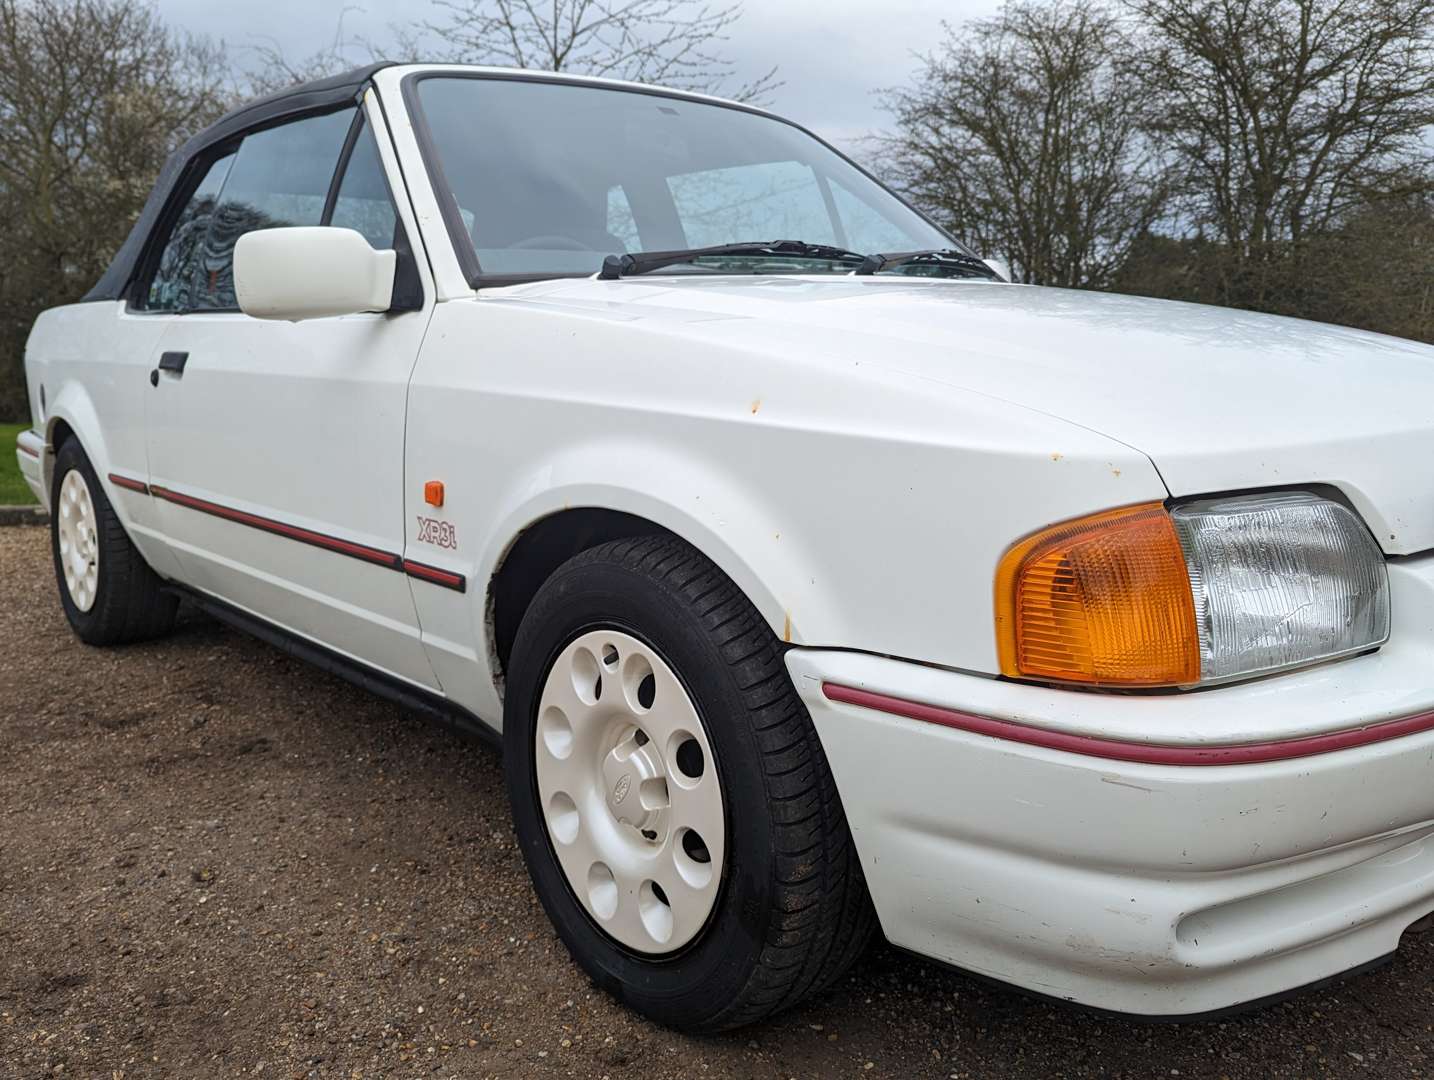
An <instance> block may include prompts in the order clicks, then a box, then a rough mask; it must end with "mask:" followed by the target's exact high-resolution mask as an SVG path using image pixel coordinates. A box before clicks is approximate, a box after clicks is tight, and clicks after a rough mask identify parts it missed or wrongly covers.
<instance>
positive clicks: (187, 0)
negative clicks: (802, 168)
mask: <svg viewBox="0 0 1434 1080" xmlns="http://www.w3.org/2000/svg"><path fill="white" fill-rule="evenodd" d="M156 7H157V8H158V10H159V12H160V14H161V15H162V16H163V17H164V18H165V19H166V21H168V22H169V23H170V24H171V25H173V26H176V27H181V28H183V29H186V30H189V31H192V32H194V33H199V34H205V35H208V36H209V37H212V38H214V39H215V40H218V41H222V42H224V43H225V45H226V46H227V47H228V49H229V50H230V53H231V55H232V56H234V57H235V58H236V59H237V60H238V61H239V62H241V63H242V62H244V60H245V54H246V52H250V55H252V51H251V50H252V47H253V46H254V45H257V44H260V43H263V42H265V41H266V40H270V41H273V42H275V43H277V44H278V45H279V47H281V48H282V49H283V50H284V52H285V54H286V55H287V56H288V57H290V58H291V59H295V60H297V59H299V58H302V57H304V56H308V55H310V54H311V53H313V52H315V51H316V50H317V49H319V48H321V47H323V46H325V45H327V44H328V43H329V42H330V41H332V40H333V38H334V35H335V28H336V27H337V26H338V24H339V18H340V15H342V16H343V25H344V31H345V36H346V37H354V36H357V37H363V38H367V39H370V40H375V41H382V40H384V39H385V38H386V37H388V36H389V35H388V33H387V28H388V26H389V25H390V24H394V23H401V22H403V21H404V20H413V21H423V20H424V19H425V18H431V17H432V16H431V15H430V14H429V13H430V11H431V10H432V9H431V7H430V4H429V2H427V0H410V2H408V3H404V2H403V0H358V2H352V0H348V2H346V0H242V2H241V3H238V4H216V3H214V2H213V0H157V3H156ZM997 7H998V2H997V0H746V3H745V13H744V14H743V16H742V19H741V21H740V22H738V24H737V25H736V26H735V27H734V28H733V30H732V35H731V39H730V40H729V41H728V42H727V44H726V46H725V52H726V54H727V55H728V56H730V57H731V59H732V61H733V62H734V63H735V64H736V66H737V68H738V74H739V78H754V77H756V76H757V75H760V74H761V73H762V72H764V71H766V70H767V69H768V68H770V67H772V66H773V65H776V66H777V68H778V77H779V78H781V79H782V80H784V85H783V86H782V87H780V88H779V89H778V90H776V91H775V92H774V93H773V94H772V95H771V97H770V99H769V101H768V102H767V104H768V106H769V107H770V108H771V109H773V110H774V111H775V112H778V113H781V114H782V115H784V116H787V117H789V118H791V119H793V120H796V121H797V122H798V123H801V124H804V125H805V126H807V127H809V128H811V129H813V130H814V131H816V132H817V133H818V134H820V135H822V136H823V137H825V138H827V139H829V140H831V141H833V142H835V143H837V144H838V145H842V146H844V147H853V146H855V145H856V144H857V143H858V142H859V141H860V139H861V138H862V137H863V136H865V135H868V134H870V133H872V132H876V131H880V130H882V129H883V128H885V127H886V126H888V119H887V116H886V114H885V113H884V112H883V111H882V109H881V107H880V102H879V100H878V95H879V91H880V90H881V89H883V88H885V87H890V86H895V85H899V84H901V83H903V82H906V81H907V80H908V79H909V78H910V76H911V73H912V72H913V71H914V69H915V66H916V62H915V60H914V59H913V54H914V53H921V52H925V51H927V50H928V49H930V48H931V47H932V46H933V45H935V44H936V43H937V42H938V41H939V40H940V39H941V22H942V20H943V19H944V20H947V21H949V22H952V23H954V24H958V25H959V24H960V23H961V22H964V21H965V20H967V19H970V18H978V17H982V16H985V15H989V14H991V13H992V12H994V11H995V10H996V8H997ZM364 59H366V57H362V56H356V60H357V62H362V61H363V60H364Z"/></svg>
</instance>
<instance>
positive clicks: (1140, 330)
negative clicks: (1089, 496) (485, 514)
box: [488, 275, 1434, 554]
mask: <svg viewBox="0 0 1434 1080" xmlns="http://www.w3.org/2000/svg"><path fill="white" fill-rule="evenodd" d="M502 292H503V293H504V294H505V296H506V297H507V298H510V299H512V300H518V301H522V302H525V303H540V304H545V305H547V304H552V305H556V306H559V307H563V308H566V309H569V310H573V309H580V310H583V311H585V312H587V313H588V314H591V315H599V316H601V317H606V318H613V319H619V320H623V321H634V322H647V323H649V324H653V323H657V324H665V325H666V326H667V327H668V328H675V327H677V326H682V327H685V331H684V333H685V334H686V335H687V336H700V337H704V338H708V339H713V338H716V339H720V340H723V341H724V342H725V343H727V344H732V343H734V342H740V343H747V344H750V345H751V346H752V347H762V343H763V342H764V341H770V340H771V339H772V338H773V337H778V338H780V339H781V340H782V341H784V342H789V341H791V340H793V334H794V333H795V334H796V335H797V336H798V337H799V339H800V340H801V341H802V342H803V344H804V347H809V348H810V349H812V350H815V351H816V352H817V353H819V354H820V355H823V356H827V357H830V358H831V360H832V366H833V371H834V372H836V371H839V370H841V368H842V366H843V361H847V360H860V362H861V363H863V364H866V365H873V366H877V367H885V368H887V369H890V370H892V371H893V372H901V373H903V374H905V375H908V376H913V375H914V376H916V377H919V378H922V379H926V380H929V381H932V382H934V383H940V384H945V385H948V386H952V387H956V388H960V389H962V390H967V391H973V392H977V393H981V394H986V395H990V396H992V397H997V398H1001V399H1004V400H1007V401H1010V402H1013V403H1015V404H1018V405H1022V406H1024V407H1026V408H1030V409H1035V410H1038V411H1040V412H1043V413H1047V414H1049V415H1052V416H1055V417H1059V418H1061V419H1063V420H1065V421H1068V422H1071V423H1075V424H1079V425H1081V426H1083V427H1086V428H1089V429H1092V430H1094V431H1097V432H1100V433H1101V434H1103V435H1106V436H1108V437H1110V438H1113V439H1116V440H1119V441H1120V442H1122V443H1125V444H1126V445H1128V446H1130V447H1132V448H1134V449H1136V450H1138V451H1140V452H1141V453H1143V454H1145V455H1146V456H1147V457H1149V458H1150V460H1151V461H1152V462H1153V463H1154V465H1155V467H1156V469H1157V470H1158V471H1159V473H1160V476H1161V478H1162V479H1163V480H1164V482H1165V484H1166V486H1167V487H1168V488H1169V490H1170V493H1171V494H1172V495H1173V496H1176V497H1183V496H1190V495H1199V494H1207V493H1214V492H1225V491H1233V490H1240V489H1247V488H1259V487H1287V486H1301V485H1304V486H1308V485H1311V484H1327V485H1333V486H1335V487H1337V488H1339V489H1340V490H1341V491H1342V492H1344V494H1345V495H1346V497H1347V498H1348V499H1349V500H1350V502H1351V503H1352V504H1353V505H1354V506H1355V508H1356V509H1357V510H1358V511H1359V512H1360V513H1361V514H1362V515H1363V516H1364V519H1365V521H1366V522H1367V523H1368V524H1369V526H1370V528H1371V530H1372V531H1373V532H1374V534H1375V536H1376V537H1377V539H1378V540H1379V542H1380V544H1381V545H1382V547H1383V548H1384V550H1385V551H1386V552H1387V553H1389V554H1408V553H1413V552H1417V551H1422V550H1425V549H1428V548H1434V485H1431V484H1430V483H1429V481H1428V474H1427V471H1426V470H1427V467H1428V463H1429V462H1430V461H1431V460H1434V347H1431V346H1428V345H1421V344H1418V343H1415V342H1410V341H1405V340H1402V339H1399V338H1392V337H1386V336H1383V335H1379V334H1371V333H1366V332H1362V331H1357V330H1349V329H1345V328H1342V327H1335V326H1328V325H1325V324H1322V323H1314V322H1306V321H1303V320H1299V319H1288V318H1281V317H1277V316H1270V315H1259V314H1254V313H1250V312H1240V311H1232V310H1228V309H1224V308H1215V307H1206V306H1202V305H1198V304H1183V303H1175V302H1171V301H1161V300H1150V299H1144V298H1139V297H1129V296H1117V295H1114V294H1110V293H1096V292H1084V291H1076V290H1068V289H1054V288H1034V287H1028V286H1018V285H1006V284H1001V283H986V282H974V281H943V280H931V279H902V278H875V279H866V280H862V279H856V278H852V277H837V278H815V277H786V276H783V277H740V278H738V277H728V276H710V277H708V276H700V277H699V276H696V275H693V276H690V277H676V276H666V277H662V278H636V279H629V280H625V281H616V282H611V281H596V280H592V279H582V280H567V281H555V282H543V283H540V284H537V285H530V286H522V287H520V288H518V289H507V290H502ZM488 295H490V296H491V295H494V294H488ZM777 331H781V332H780V333H776V332H777Z"/></svg>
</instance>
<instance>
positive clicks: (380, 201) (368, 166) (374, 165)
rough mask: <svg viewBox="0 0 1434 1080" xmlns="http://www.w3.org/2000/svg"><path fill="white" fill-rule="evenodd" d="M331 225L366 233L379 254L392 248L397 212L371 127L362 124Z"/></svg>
mask: <svg viewBox="0 0 1434 1080" xmlns="http://www.w3.org/2000/svg"><path fill="white" fill-rule="evenodd" d="M329 224H330V225H337V226H339V227H340V228H344V229H356V230H357V231H358V232H360V233H362V234H363V238H364V239H365V240H367V241H368V242H369V246H370V247H372V248H374V249H375V250H377V251H384V250H387V249H388V248H391V247H393V244H394V227H395V226H396V225H397V224H398V212H397V211H396V210H395V209H394V205H393V197H392V196H391V195H390V194H389V191H388V181H387V180H386V179H385V177H384V174H383V161H382V160H381V159H380V158H379V156H378V143H377V142H376V141H375V139H374V137H373V129H372V128H371V127H369V125H368V124H364V125H363V130H362V131H360V132H359V137H358V141H357V142H356V143H354V148H353V152H352V153H350V155H349V162H348V166H347V167H346V168H345V169H344V178H343V181H342V182H341V183H340V184H339V194H338V198H337V199H335V200H334V212H333V216H332V218H331V219H330V220H329Z"/></svg>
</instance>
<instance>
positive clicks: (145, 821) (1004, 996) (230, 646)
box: [0, 528, 1434, 1080]
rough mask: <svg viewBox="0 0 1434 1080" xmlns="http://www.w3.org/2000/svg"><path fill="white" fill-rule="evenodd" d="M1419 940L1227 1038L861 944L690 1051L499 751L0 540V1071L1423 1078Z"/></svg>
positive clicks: (41, 544)
mask: <svg viewBox="0 0 1434 1080" xmlns="http://www.w3.org/2000/svg"><path fill="white" fill-rule="evenodd" d="M1431 1024H1434V935H1423V936H1420V937H1410V938H1408V939H1407V940H1406V941H1405V944H1404V947H1403V949H1402V950H1401V952H1400V953H1399V955H1398V957H1397V959H1396V960H1395V962H1394V963H1393V965H1392V966H1390V967H1387V968H1385V969H1383V970H1381V971H1379V972H1376V973H1373V974H1370V975H1365V976H1361V977H1359V978H1356V979H1353V980H1350V981H1348V982H1345V983H1343V984H1340V985H1337V986H1335V987H1333V988H1330V989H1326V990H1321V991H1318V992H1316V993H1311V994H1307V995H1304V996H1302V997H1299V998H1297V999H1296V1000H1294V1001H1292V1002H1289V1003H1286V1004H1283V1005H1279V1006H1275V1007H1272V1008H1268V1009H1266V1010H1264V1011H1262V1012H1258V1013H1255V1014H1253V1015H1247V1016H1244V1017H1240V1018H1237V1019H1230V1020H1226V1021H1224V1022H1222V1023H1208V1024H1200V1025H1186V1026H1179V1027H1175V1026H1168V1025H1153V1024H1142V1023H1135V1022H1131V1021H1125V1020H1114V1019H1110V1018H1105V1017H1099V1016H1095V1015H1092V1014H1089V1013H1085V1012H1081V1011H1078V1010H1075V1009H1072V1008H1067V1007H1063V1006H1058V1005H1052V1004H1049V1003H1045V1002H1041V1001H1035V1000H1032V999H1030V998H1027V997H1024V996H1022V995H1020V994H1018V993H1015V992H1012V991H1005V990H1000V989H993V988H990V987H988V986H985V985H983V984H981V983H978V982H975V981H973V980H971V979H968V978H965V977H963V976H960V975H956V974H952V973H950V972H947V971H944V970H942V969H940V968H937V967H935V966H934V965H930V964H926V963H923V962H921V961H919V960H916V959H913V958H911V957H908V956H905V955H903V954H900V953H897V952H896V951H894V950H892V949H890V948H888V947H886V946H884V945H879V944H878V945H875V946H873V947H872V948H871V950H870V951H869V952H868V954H867V955H866V957H865V958H864V959H863V960H862V961H861V963H860V964H859V965H858V966H857V968H856V969H855V970H854V971H853V972H852V973H851V974H850V976H848V977H847V978H846V979H844V980H843V981H842V982H841V983H840V984H839V985H838V986H837V987H836V988H835V989H834V990H833V991H831V992H830V993H828V994H826V995H825V996H823V997H821V998H820V999H818V1000H816V1001H813V1002H811V1003H810V1004H808V1005H806V1006H805V1007H803V1008H801V1009H798V1010H796V1011H793V1012H789V1013H786V1014H783V1015H782V1016H779V1017H777V1018H776V1019H774V1020H771V1021H770V1022H768V1023H766V1024H763V1025H761V1026H759V1027H755V1028H752V1029H749V1030H746V1031H740V1032H735V1033H733V1034H730V1035H726V1036H722V1037H718V1038H700V1039H698V1038H688V1037H685V1036H681V1035H675V1034H672V1033H671V1032H668V1031H664V1030H662V1029H661V1028H658V1027H655V1026H653V1025H651V1024H649V1023H647V1022H646V1021H644V1020H641V1019H640V1018H638V1017H636V1016H634V1015H633V1014H632V1013H630V1012H627V1011H626V1010H624V1009H623V1008H622V1007H620V1006H619V1005H617V1004H615V1003H614V1002H613V1001H612V1000H611V999H609V998H607V997H606V996H604V995H603V994H601V993H599V992H597V991H595V990H594V989H593V988H592V986H591V985H590V984H589V983H588V981H587V980H586V979H585V978H584V977H583V976H582V974H581V973H580V972H579V971H578V970H577V968H576V967H575V966H574V965H573V964H572V962H571V961H570V960H569V958H568V955H567V953H566V951H565V950H564V948H563V946H562V944H561V943H560V942H559V941H558V940H557V938H556V937H555V935H554V934H553V931H552V929H551V927H550V926H549V925H548V921H547V919H546V917H545V916H544V914H543V911H542V909H541V907H540V906H539V904H538V901H537V899H536V897H535V896H534V895H533V890H532V888H531V886H530V885H529V883H528V878H527V874H526V873H525V872H524V869H523V863H522V859H521V857H520V856H519V854H518V852H517V851H516V850H515V847H514V843H513V833H512V825H511V822H510V819H509V815H508V807H507V803H506V800H505V796H504V788H503V780H502V770H501V768H500V766H499V761H498V758H497V756H496V755H495V753H494V752H493V751H492V750H490V749H488V748H486V747H484V746H482V745H479V744H476V743H473V742H471V741H467V740H465V739H463V738H461V737H458V736H456V735H451V734H449V733H447V732H446V731H444V730H441V729H437V728H434V727H432V726H429V725H428V724H426V723H425V722H423V721H420V720H417V719H414V718H412V717H409V716H406V715H405V714H404V713H403V712H401V711H400V710H398V709H396V708H394V707H393V706H390V705H388V704H385V703H383V702H381V701H377V700H375V699H373V698H370V697H368V696H366V695H365V694H363V693H361V692H360V691H358V690H355V689H352V688H350V687H349V686H347V685H346V684H344V683H342V682H339V681H337V680H336V679H333V678H331V677H329V676H326V675H323V674H320V673H318V672H316V671H314V670H312V669H310V668H308V667H305V666H304V665H302V664H301V663H299V662H297V661H295V660H292V659H290V658H288V657H286V656H284V655H283V654H281V653H280V652H278V651H276V650H275V649H272V648H270V647H268V646H266V645H263V644H260V643H258V642H256V641H253V640H250V639H247V638H244V637H242V636H240V635H238V634H236V633H234V632H232V631H229V630H227V629H224V628H222V627H221V626H219V625H218V624H216V623H214V622H212V621H210V620H208V619H207V618H204V617H202V616H199V615H197V614H193V613H189V614H186V615H185V616H184V617H183V619H182V621H181V624H180V626H179V628H178V630H177V631H176V633H175V634H174V636H173V637H171V638H169V639H168V640H166V641H163V642H158V643H154V644H148V645H141V646H131V647H128V648H122V649H108V650H100V649H92V648H88V647H86V646H83V645H81V644H79V643H78V642H77V641H76V639H75V638H74V637H73V636H72V635H71V634H70V632H69V629H68V628H67V626H66V624H65V621H64V617H63V616H62V614H61V612H60V607H59V604H58V602H57V600H56V597H55V585H54V580H53V577H52V574H51V569H50V562H49V554H48V546H47V539H46V534H45V532H44V530H42V529H38V528H10V529H0V1076H4V1077H42V1076H83V1077H101V1078H104V1080H115V1078H120V1077H123V1078H125V1080H131V1078H135V1077H149V1076H161V1077H185V1078H191V1077H230V1076H255V1075H259V1076H264V1077H309V1076H315V1077H343V1078H359V1077H374V1078H377V1077H420V1076H421V1077H429V1076H439V1077H512V1078H518V1077H549V1076H551V1077H569V1076H571V1077H609V1078H611V1080H620V1078H628V1077H632V1078H638V1077H640V1078H642V1080H659V1078H662V1077H705V1076H710V1077H761V1078H774V1080H784V1078H786V1077H803V1078H808V1077H811V1078H824V1077H842V1076H848V1077H935V1078H942V1077H953V1076H954V1077H1017V1078H1025V1077H1030V1078H1035V1077H1042V1078H1044V1077H1055V1076H1090V1077H1096V1076H1100V1077H1156V1076H1161V1077H1168V1076H1182V1077H1220V1076H1226V1077H1231V1078H1236V1077H1240V1078H1246V1077H1248V1078H1254V1077H1262V1078H1263V1077H1319V1076H1346V1075H1347V1076H1409V1077H1417V1076H1427V1075H1428V1074H1429V1071H1430V1070H1431V1068H1434V1062H1431V1061H1430V1054H1431V1052H1434V1033H1431Z"/></svg>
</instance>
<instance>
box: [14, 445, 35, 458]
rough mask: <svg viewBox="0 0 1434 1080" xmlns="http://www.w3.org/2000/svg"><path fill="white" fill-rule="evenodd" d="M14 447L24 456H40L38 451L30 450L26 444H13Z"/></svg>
mask: <svg viewBox="0 0 1434 1080" xmlns="http://www.w3.org/2000/svg"><path fill="white" fill-rule="evenodd" d="M15 449H16V450H19V451H20V453H22V454H24V455H25V456H26V457H32V458H37V457H39V456H40V451H38V450H31V449H30V448H29V447H28V446H21V445H20V444H19V443H16V444H15Z"/></svg>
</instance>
